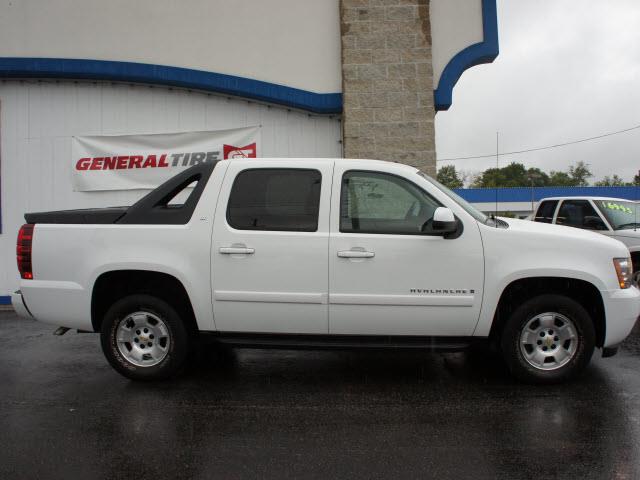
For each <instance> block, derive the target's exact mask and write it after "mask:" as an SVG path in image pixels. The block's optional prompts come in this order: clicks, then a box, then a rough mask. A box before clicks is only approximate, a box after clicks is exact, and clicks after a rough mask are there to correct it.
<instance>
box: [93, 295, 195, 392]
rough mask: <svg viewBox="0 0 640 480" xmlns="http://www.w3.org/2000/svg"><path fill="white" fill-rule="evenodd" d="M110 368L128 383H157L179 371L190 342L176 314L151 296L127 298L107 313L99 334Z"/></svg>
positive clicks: (181, 368) (161, 301)
mask: <svg viewBox="0 0 640 480" xmlns="http://www.w3.org/2000/svg"><path fill="white" fill-rule="evenodd" d="M100 340H101V344H102V351H103V352H104V355H105V357H106V358H107V360H108V361H109V363H110V364H111V366H112V367H113V368H114V369H115V370H116V371H117V372H118V373H120V374H121V375H124V376H125V377H127V378H130V379H131V380H161V379H165V378H169V377H173V376H176V375H178V374H179V373H181V372H182V370H183V368H184V366H185V365H186V363H187V357H188V354H189V352H190V349H191V348H190V347H191V343H192V342H191V341H190V338H189V332H188V331H187V329H186V327H185V325H184V323H183V322H182V319H181V318H180V315H179V314H178V312H177V311H176V310H175V309H174V308H173V307H172V306H171V305H169V304H168V303H167V302H165V301H164V300H160V299H159V298H156V297H154V296H151V295H130V296H127V297H124V298H122V299H120V300H118V301H117V302H116V303H114V304H113V305H112V306H111V308H110V309H109V310H108V311H107V313H106V314H105V316H104V320H103V322H102V329H101V334H100Z"/></svg>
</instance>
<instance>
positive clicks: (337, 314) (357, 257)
mask: <svg viewBox="0 0 640 480" xmlns="http://www.w3.org/2000/svg"><path fill="white" fill-rule="evenodd" d="M356 166H357V165H356ZM403 171H404V172H410V173H412V174H415V181H414V180H413V179H412V180H410V179H408V178H406V176H405V177H403V176H402V175H400V174H396V173H381V172H370V171H362V170H350V169H349V168H348V166H347V165H345V164H340V163H337V164H336V168H335V173H334V181H333V183H334V191H333V197H332V204H333V205H332V213H331V234H330V240H329V327H330V328H329V330H330V332H331V333H333V334H356V335H425V336H431V335H433V336H467V335H471V334H472V333H473V330H474V328H475V325H476V323H477V321H478V316H479V313H480V306H481V300H482V288H483V279H484V260H483V251H482V242H481V239H480V232H479V229H478V225H477V223H476V222H475V220H473V219H471V217H470V216H467V217H466V218H465V219H464V230H463V232H462V234H461V235H460V236H459V237H457V238H451V239H445V238H443V237H442V236H428V235H424V234H422V231H423V226H425V224H427V225H428V222H429V221H430V220H431V219H432V218H433V213H434V211H435V209H436V208H437V207H440V206H443V203H441V202H440V201H438V200H436V198H435V197H434V196H432V195H430V194H428V193H427V192H426V191H425V187H426V185H422V186H419V185H418V183H421V182H425V183H427V181H426V180H423V179H421V178H419V176H418V175H417V174H416V173H415V172H414V171H410V170H409V171H408V170H403ZM431 188H435V187H433V186H432V187H431ZM440 195H441V196H442V195H444V194H442V192H440ZM449 201H450V204H451V200H450V199H449ZM446 206H450V205H446ZM459 210H460V209H459V207H458V213H459V214H461V212H460V211H459ZM454 213H455V212H454ZM427 230H428V229H427Z"/></svg>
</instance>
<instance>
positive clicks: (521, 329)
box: [500, 294, 596, 384]
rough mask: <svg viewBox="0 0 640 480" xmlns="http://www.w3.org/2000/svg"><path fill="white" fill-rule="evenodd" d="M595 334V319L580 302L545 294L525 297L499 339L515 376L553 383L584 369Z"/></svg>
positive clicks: (543, 382) (592, 348)
mask: <svg viewBox="0 0 640 480" xmlns="http://www.w3.org/2000/svg"><path fill="white" fill-rule="evenodd" d="M572 336H573V338H571V337H572ZM595 337H596V335H595V328H594V325H593V321H592V319H591V317H590V316H589V314H588V313H587V311H586V310H585V309H584V308H583V307H582V306H581V305H580V304H579V303H577V302H576V301H574V300H572V299H571V298H569V297H565V296H563V295H553V294H546V295H540V296H537V297H534V298H531V299H529V300H527V301H525V302H524V303H523V304H522V305H520V306H519V307H518V308H517V309H516V310H515V311H514V312H513V313H512V314H511V316H510V317H509V319H508V320H507V323H506V324H505V326H504V328H503V330H502V336H501V339H500V343H501V347H502V355H503V358H504V360H505V362H506V364H507V366H508V367H509V370H510V371H511V373H512V374H513V375H514V376H515V377H517V378H518V379H520V380H522V381H524V382H527V383H539V384H551V383H560V382H563V381H566V380H569V379H571V378H574V377H576V376H577V375H578V374H580V373H581V372H582V371H583V370H584V368H585V367H586V366H587V365H588V364H589V361H590V360H591V356H592V355H593V350H594V348H595ZM549 359H550V360H549Z"/></svg>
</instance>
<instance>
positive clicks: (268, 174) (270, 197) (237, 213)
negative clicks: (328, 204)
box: [227, 168, 322, 232]
mask: <svg viewBox="0 0 640 480" xmlns="http://www.w3.org/2000/svg"><path fill="white" fill-rule="evenodd" d="M321 181H322V175H321V174H320V172H319V171H317V170H306V169H293V168H261V169H251V170H244V171H242V172H240V173H239V174H238V176H237V177H236V179H235V181H234V183H233V187H232V189H231V195H230V197H229V205H228V207H227V221H228V222H229V225H231V226H232V227H233V228H235V229H237V230H276V231H294V232H315V231H316V230H317V229H318V211H319V209H320V186H321Z"/></svg>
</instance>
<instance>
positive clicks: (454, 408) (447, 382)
mask: <svg viewBox="0 0 640 480" xmlns="http://www.w3.org/2000/svg"><path fill="white" fill-rule="evenodd" d="M53 330H54V328H53V327H51V326H47V325H44V324H41V323H37V322H34V321H28V320H22V319H19V318H17V317H16V316H15V314H13V313H12V312H0V478H2V479H14V478H16V479H18V478H19V479H31V478H34V479H35V478H39V479H58V478H60V479H71V478H82V479H92V478H107V479H110V478H113V479H119V478H127V479H143V478H154V479H158V478H172V479H174V478H198V479H200V478H201V479H210V478H224V479H234V478H256V477H259V478H278V479H280V478H293V477H296V478H299V477H304V478H474V479H475V478H508V479H518V478H523V479H524V478H563V479H567V478H580V479H589V478H595V479H605V478H612V479H634V478H640V413H639V411H640V380H639V376H638V371H639V370H640V329H639V328H636V330H634V333H633V334H632V336H631V337H630V338H629V339H628V340H627V342H626V343H625V344H624V346H623V348H622V349H621V352H620V353H619V354H618V355H617V356H616V357H613V358H608V359H602V358H600V357H599V355H596V356H594V359H593V362H592V364H591V366H590V367H589V368H588V370H587V371H586V372H585V374H584V375H583V376H582V377H581V378H580V379H578V380H576V381H574V382H572V383H570V384H565V385H559V386H552V387H548V386H547V387H540V386H529V385H523V384H519V383H516V382H515V381H514V380H512V379H511V378H510V377H509V375H508V374H507V372H506V371H505V369H504V367H503V365H502V364H501V362H500V361H499V360H498V359H496V358H493V357H491V356H489V355H487V354H486V353H485V352H482V351H473V352H469V353H454V354H427V353H419V352H305V351H277V350H222V351H215V350H211V351H210V352H209V353H207V354H206V355H205V356H203V358H202V359H201V361H200V362H199V363H198V365H197V367H196V368H195V369H194V370H193V371H191V372H190V373H189V374H187V375H186V376H184V377H182V378H180V379H177V380H174V381H170V382H163V383H134V382H131V381H128V380H126V379H124V378H123V377H121V376H119V375H118V374H117V373H116V372H115V371H113V370H112V369H111V368H110V367H109V366H108V364H107V362H106V360H105V359H104V358H103V356H102V352H101V350H100V345H99V338H98V336H97V335H94V334H76V333H72V332H69V333H67V334H66V335H65V336H63V337H54V336H53V335H52V332H53Z"/></svg>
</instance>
